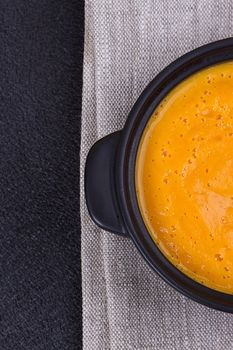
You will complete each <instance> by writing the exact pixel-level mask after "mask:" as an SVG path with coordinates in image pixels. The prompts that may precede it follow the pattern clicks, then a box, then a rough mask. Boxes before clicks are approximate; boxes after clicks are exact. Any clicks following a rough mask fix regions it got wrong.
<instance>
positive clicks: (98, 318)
mask: <svg viewBox="0 0 233 350" xmlns="http://www.w3.org/2000/svg"><path fill="white" fill-rule="evenodd" d="M232 19H233V3H232V2H231V1H230V0H225V1H223V0H222V1H216V0H206V1H201V0H200V1H195V0H190V1H189V0H179V1H176V0H158V1H156V0H154V1H152V0H134V1H133V0H86V8H85V52H84V74H83V108H82V141H81V219H82V281H83V282H82V290H83V348H84V350H92V349H94V350H97V349H101V350H102V349H114V350H116V349H119V350H125V349H134V350H135V349H145V350H149V349H159V350H161V349H166V350H171V349H179V350H183V349H195V350H197V349H223V350H227V349H233V337H232V329H233V316H232V315H229V314H224V313H221V312H217V311H214V310H211V309H208V308H206V307H204V306H201V305H198V304H197V303H194V302H192V301H191V300H189V299H187V298H185V297H183V296H182V295H180V294H179V293H178V292H176V291H175V290H173V289H172V288H171V287H169V286H168V285H167V284H165V283H164V282H163V281H162V280H161V279H160V278H159V277H158V276H157V275H156V274H155V273H154V272H152V271H151V270H150V268H149V267H148V266H147V265H146V263H145V262H144V261H143V259H142V258H141V256H140V255H139V253H138V252H137V251H136V249H135V247H134V245H133V243H132V242H131V241H130V240H129V239H127V238H123V237H118V236H115V235H113V234H110V233H107V232H104V231H103V230H101V229H99V228H97V227H96V226H95V225H94V224H93V223H92V222H91V220H90V218H89V215H88V213H87V209H86V206H85V199H84V190H83V181H84V179H83V172H84V164H85V158H86V155H87V152H88V150H89V148H90V146H91V145H92V144H93V143H94V142H95V141H96V140H97V139H99V138H101V137H103V136H104V135H106V134H108V133H110V132H113V131H115V130H118V129H120V128H122V127H123V125H124V122H125V120H126V118H127V115H128V113H129V111H130V109H131V107H132V106H133V104H134V102H135V101H136V99H137V97H138V96H139V94H140V93H141V92H142V90H143V89H144V88H145V86H146V85H147V84H148V83H149V81H150V80H151V79H152V78H153V77H154V76H155V75H156V74H157V73H158V72H159V71H160V70H161V69H162V68H164V67H165V66H166V65H167V64H169V63H170V62H171V61H173V60H174V59H176V58H177V57H179V56H180V55H182V54H183V53H185V52H187V51H189V50H191V49H193V48H195V47H198V46H200V45H202V44H205V43H208V42H211V41H214V40H217V39H222V38H225V37H229V36H231V35H232V33H233V21H232Z"/></svg>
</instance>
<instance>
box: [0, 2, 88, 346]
mask: <svg viewBox="0 0 233 350" xmlns="http://www.w3.org/2000/svg"><path fill="white" fill-rule="evenodd" d="M83 12H84V9H83V1H79V0H69V1H65V0H54V1H53V0H31V1H29V0H14V1H10V0H9V1H8V0H0V42H1V48H0V168H1V175H0V198H1V206H0V349H1V350H9V349H13V350H23V349H28V350H34V349H36V350H37V349H38V350H39V349H43V350H44V349H46V350H52V349H59V350H65V349H69V350H73V349H75V350H77V349H80V348H81V278H80V220H79V142H80V112H81V79H82V51H83V16H84V13H83Z"/></svg>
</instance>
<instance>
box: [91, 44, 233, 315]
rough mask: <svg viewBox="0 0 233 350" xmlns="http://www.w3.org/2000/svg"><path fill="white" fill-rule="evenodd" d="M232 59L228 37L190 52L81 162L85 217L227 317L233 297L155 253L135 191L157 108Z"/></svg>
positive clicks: (186, 292)
mask: <svg viewBox="0 0 233 350" xmlns="http://www.w3.org/2000/svg"><path fill="white" fill-rule="evenodd" d="M231 59H233V38H229V39H225V40H221V41H217V42H213V43H211V44H208V45H205V46H202V47H200V48H198V49H196V50H193V51H191V52H189V53H187V54H186V55H184V56H182V57H181V58H179V59H177V60H176V61H174V62H173V63H172V64H170V65H169V66H168V67H167V68H165V69H164V70H163V71H162V72H161V73H160V74H159V75H157V76H156V78H155V79H154V80H152V82H151V83H150V84H149V85H148V86H147V87H146V89H145V90H144V91H143V93H142V94H141V96H140V97H139V99H138V100H137V102H136V103H135V105H134V107H133V109H132V110H131V112H130V114H129V116H128V119H127V121H126V124H125V126H124V128H123V130H121V131H118V132H115V133H113V134H111V135H108V136H106V137H104V138H103V139H101V140H99V141H98V142H96V143H95V144H94V146H93V147H92V148H91V150H90V152H89V154H88V157H87V161H86V171H85V191H86V201H87V207H88V210H89V213H90V215H91V217H92V219H93V221H94V222H95V223H96V224H97V225H98V226H100V227H101V228H103V229H105V230H108V231H111V232H114V233H118V234H121V235H125V236H129V237H130V238H131V239H132V240H133V242H134V243H135V245H136V247H137V248H138V250H139V252H140V253H141V254H142V256H143V257H144V259H145V260H146V261H147V262H148V264H149V265H150V266H151V267H152V268H153V269H154V270H155V271H156V272H157V273H158V274H159V275H160V276H161V277H162V278H163V279H164V280H165V281H166V282H168V283H169V284H170V285H171V286H173V287H174V288H175V289H177V290H178V291H180V292H181V293H183V294H184V295H186V296H188V297H190V298H191V299H193V300H195V301H197V302H199V303H201V304H204V305H207V306H209V307H212V308H215V309H219V310H222V311H227V312H231V313H232V312H233V295H228V294H224V293H221V292H217V291H215V290H213V289H210V288H207V287H205V286H203V285H201V284H199V283H197V282H195V281H194V280H192V279H190V278H189V277H187V276H186V275H184V274H183V273H182V272H181V271H179V270H178V269H177V268H176V267H175V266H173V265H172V264H171V263H170V262H169V261H168V260H167V259H166V257H165V256H164V255H163V254H162V253H161V252H160V250H159V249H158V248H157V246H156V244H155V243H154V241H153V240H152V238H151V237H150V235H149V233H148V231H147V229H146V226H145V224H144V222H143V219H142V216H141V214H140V211H139V207H138V202H137V197H136V190H135V162H136V155H137V149H138V145H139V141H140V138H141V136H142V133H143V130H144V128H145V125H146V124H147V122H148V120H149V118H150V117H151V115H152V113H153V111H154V110H155V108H156V106H158V104H159V103H160V101H161V100H162V99H163V98H164V97H165V96H166V95H167V93H168V92H169V91H170V90H171V89H173V88H174V87H175V86H176V85H177V84H179V83H180V82H181V81H182V80H183V79H185V78H187V77H188V76H190V75H191V74H193V73H195V72H197V71H199V70H200V69H202V68H205V67H208V66H211V65H213V64H216V63H219V62H223V61H227V60H231Z"/></svg>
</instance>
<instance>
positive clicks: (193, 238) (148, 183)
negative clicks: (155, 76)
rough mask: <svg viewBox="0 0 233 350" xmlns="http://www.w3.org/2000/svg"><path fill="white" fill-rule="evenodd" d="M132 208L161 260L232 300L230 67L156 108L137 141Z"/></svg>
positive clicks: (204, 74)
mask: <svg viewBox="0 0 233 350" xmlns="http://www.w3.org/2000/svg"><path fill="white" fill-rule="evenodd" d="M135 181H136V190H137V198H138V203H139V208H140V211H141V214H142V217H143V220H144V222H145V225H146V226H147V229H148V231H149V233H150V235H151V237H152V238H153V240H154V241H155V243H156V244H157V245H158V247H159V249H160V250H161V251H162V253H163V254H164V255H165V256H166V257H167V258H168V259H169V260H170V262H171V263H172V264H174V265H175V266H176V267H177V268H178V269H180V270H181V271H183V272H184V273H185V274H186V275H188V276H189V277H191V278H192V279H194V280H196V281H198V282H199V283H202V284H204V285H206V286H207V287H210V288H212V289H215V290H218V291H221V292H225V293H228V294H233V62H226V63H222V64H218V65H215V66H212V67H210V68H206V69H204V70H202V71H200V72H198V73H196V74H194V75H192V76H190V77H189V78H188V79H186V80H185V81H183V82H182V83H180V84H179V85H178V86H177V87H175V88H174V89H173V90H172V91H171V92H170V93H169V94H168V95H167V96H166V98H165V99H164V100H163V101H162V102H161V103H160V105H159V106H158V108H157V109H156V110H155V112H154V114H153V115H152V117H151V118H150V120H149V122H148V124H147V126H146V128H145V130H144V132H143V136H142V139H141V141H140V145H139V149H138V153H137V161H136V172H135Z"/></svg>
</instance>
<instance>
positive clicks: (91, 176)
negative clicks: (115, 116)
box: [85, 131, 127, 236]
mask: <svg viewBox="0 0 233 350" xmlns="http://www.w3.org/2000/svg"><path fill="white" fill-rule="evenodd" d="M120 133H121V132H120V131H117V132H115V133H113V134H110V135H108V136H105V137H104V138H102V139H100V140H99V141H97V142H96V143H95V144H94V145H93V146H92V148H91V149H90V151H89V153H88V156H87V160H86V166H85V195H86V203H87V208H88V211H89V214H90V216H91V218H92V220H93V221H94V222H95V223H96V224H97V225H98V226H99V227H101V228H102V229H104V230H107V231H110V232H113V233H116V234H120V235H124V236H125V235H127V233H126V230H125V228H124V224H123V220H122V216H121V213H120V210H119V205H118V200H117V195H116V184H115V173H114V171H115V166H116V164H115V161H116V149H117V145H118V142H119V137H120Z"/></svg>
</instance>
